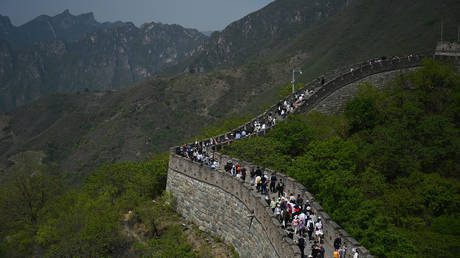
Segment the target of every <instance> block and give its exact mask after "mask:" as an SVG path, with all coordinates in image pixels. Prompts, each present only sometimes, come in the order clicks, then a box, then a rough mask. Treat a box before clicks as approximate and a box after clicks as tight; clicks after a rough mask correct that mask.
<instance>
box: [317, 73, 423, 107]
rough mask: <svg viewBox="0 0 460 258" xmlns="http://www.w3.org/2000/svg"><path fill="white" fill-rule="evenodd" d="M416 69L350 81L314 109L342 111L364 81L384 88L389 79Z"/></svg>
mask: <svg viewBox="0 0 460 258" xmlns="http://www.w3.org/2000/svg"><path fill="white" fill-rule="evenodd" d="M414 69H416V68H407V69H401V70H396V71H389V72H383V73H378V74H373V75H370V76H369V77H366V78H363V79H361V80H358V81H356V82H353V83H350V84H348V85H346V86H343V87H342V88H340V89H338V90H336V91H334V92H333V93H331V95H329V96H327V97H326V98H325V99H323V100H322V101H321V102H319V103H318V104H317V105H316V106H315V107H314V108H313V110H315V111H319V112H321V113H326V114H333V113H339V112H342V111H344V109H345V104H346V103H347V102H348V101H349V100H351V99H352V98H353V96H355V95H356V92H357V91H358V86H359V85H361V84H363V83H370V84H372V85H374V86H376V87H377V88H379V89H382V88H383V87H384V86H385V85H386V84H387V83H388V82H389V81H391V80H393V79H394V78H396V77H397V76H399V75H401V74H404V73H407V72H409V71H412V70H414Z"/></svg>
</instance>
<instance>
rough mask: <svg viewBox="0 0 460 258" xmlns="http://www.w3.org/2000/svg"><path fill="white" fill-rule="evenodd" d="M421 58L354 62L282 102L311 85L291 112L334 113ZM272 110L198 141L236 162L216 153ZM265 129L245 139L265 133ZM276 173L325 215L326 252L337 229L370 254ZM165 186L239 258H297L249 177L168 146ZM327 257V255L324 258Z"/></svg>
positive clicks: (183, 210)
mask: <svg viewBox="0 0 460 258" xmlns="http://www.w3.org/2000/svg"><path fill="white" fill-rule="evenodd" d="M428 57H429V58H435V57H434V56H428ZM423 58H426V56H425V57H424V56H420V55H410V56H406V57H400V58H392V59H386V60H379V61H374V62H365V63H361V64H357V65H353V66H351V67H348V68H346V69H344V70H341V71H336V72H335V73H333V74H330V75H326V78H325V81H324V83H321V81H320V80H314V81H313V82H311V83H309V84H307V85H306V86H305V87H304V88H303V89H301V90H299V91H297V92H296V93H294V94H291V95H289V96H288V97H287V98H286V100H287V101H294V100H295V99H294V98H295V97H294V96H295V95H296V94H300V92H301V91H305V89H309V90H311V91H312V94H310V95H309V96H308V97H306V98H305V100H304V101H303V103H302V104H301V105H300V106H299V107H297V108H296V109H295V113H301V112H309V111H311V110H319V111H321V112H337V111H339V110H340V109H341V108H342V106H343V104H344V103H345V102H346V101H347V100H348V99H350V98H351V97H352V95H353V94H354V92H355V91H356V89H357V85H358V84H360V83H363V82H372V83H373V84H376V85H377V86H378V87H382V86H383V84H384V82H386V81H387V80H388V79H391V78H394V77H395V76H397V75H398V74H400V73H404V72H407V71H408V70H411V69H415V68H416V67H419V66H420V65H421V64H422V59H423ZM436 59H441V60H443V59H449V60H450V58H449V57H443V56H436ZM455 62H456V64H457V65H458V63H459V62H458V59H455ZM276 108H277V105H274V106H272V107H271V108H270V109H268V110H267V111H266V112H264V113H263V114H261V115H259V116H257V117H256V118H254V119H253V120H251V121H249V122H248V123H247V124H245V125H242V126H240V127H238V128H236V129H235V130H232V131H231V132H227V133H225V134H222V135H219V136H216V137H213V139H212V140H205V141H202V142H200V143H199V144H203V146H206V148H209V149H212V154H213V157H214V158H215V159H216V160H217V161H218V162H219V164H220V165H223V164H226V162H227V161H228V160H233V161H235V160H237V159H234V158H232V157H228V156H225V155H222V154H220V153H219V152H218V151H219V150H220V149H221V148H222V146H224V145H226V144H230V143H231V142H232V141H234V140H235V139H234V136H235V133H236V132H237V131H241V130H243V129H244V128H247V127H248V126H252V124H253V123H254V121H263V120H265V119H266V118H267V116H268V115H269V114H272V113H275V111H276ZM269 129H270V128H267V129H266V130H264V131H263V132H260V133H258V134H253V135H249V136H247V137H252V136H257V135H261V134H264V133H265V132H266V131H267V130H269ZM238 162H239V164H241V165H242V166H244V167H254V166H255V165H254V164H250V163H248V162H245V161H242V160H239V161H238ZM269 172H270V171H269ZM277 175H278V178H283V181H284V182H285V185H286V188H285V191H286V192H292V193H302V194H303V198H304V199H305V200H309V201H310V203H311V207H312V210H313V211H314V212H315V213H316V214H318V215H319V216H321V217H322V218H323V226H324V230H323V231H324V242H325V243H324V244H325V246H326V247H327V248H328V249H329V250H331V249H332V246H333V241H334V238H335V236H336V234H337V233H340V234H341V235H342V239H343V241H344V243H345V245H346V246H347V247H348V250H351V249H352V248H356V249H357V250H359V257H372V255H371V254H370V252H369V251H368V250H367V249H366V248H365V247H363V246H361V245H360V244H359V243H358V241H356V240H355V239H354V238H353V237H352V236H350V235H349V234H348V233H347V232H346V231H345V230H343V229H342V228H341V227H340V226H339V225H338V224H337V223H335V222H334V221H333V220H332V219H331V217H330V216H329V215H328V214H327V213H325V212H324V210H323V209H322V207H321V205H320V204H319V203H317V202H315V199H314V196H313V195H312V194H311V193H309V192H308V190H307V189H305V187H304V186H302V185H301V184H299V183H297V182H296V181H295V180H294V179H292V178H289V177H287V176H285V175H282V174H280V173H277ZM166 189H167V191H170V192H171V193H172V194H173V195H174V196H175V198H176V199H177V210H178V212H179V213H180V214H182V216H184V217H185V218H186V219H188V220H190V221H191V222H193V223H195V224H196V225H198V226H199V227H200V229H202V230H204V231H207V232H210V233H212V234H215V235H217V236H219V237H221V238H222V239H223V240H224V241H226V242H228V243H230V244H232V245H233V246H234V247H235V249H236V250H237V252H238V253H239V255H240V256H241V257H300V251H299V248H298V247H297V245H296V244H295V243H294V241H293V240H292V239H291V238H289V237H288V236H287V234H286V232H285V231H284V230H282V228H281V227H280V223H279V221H278V220H277V219H276V218H275V217H274V215H273V212H272V210H271V209H270V207H269V206H268V204H267V203H266V202H265V200H264V199H263V197H262V195H261V194H259V193H257V192H256V191H255V190H254V188H253V187H251V185H250V182H249V180H248V179H247V180H246V181H244V182H243V181H242V180H240V179H237V178H235V177H233V176H231V175H230V174H229V173H226V172H225V171H224V170H223V169H222V168H221V167H219V168H217V169H215V170H213V169H211V168H209V167H207V166H203V165H202V164H200V163H197V162H193V161H191V160H190V159H187V158H185V157H182V156H180V155H177V154H176V153H175V152H174V149H171V154H170V161H169V169H168V178H167V186H166ZM253 211H254V213H252V212H253ZM307 253H308V251H307ZM330 255H331V254H327V256H326V257H329V256H330ZM351 255H352V253H351V251H348V252H347V257H351Z"/></svg>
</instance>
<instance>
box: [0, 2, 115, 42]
mask: <svg viewBox="0 0 460 258" xmlns="http://www.w3.org/2000/svg"><path fill="white" fill-rule="evenodd" d="M0 23H1V25H0V26H1V27H4V28H5V30H2V29H0V39H3V40H6V41H8V42H9V43H11V45H12V46H13V47H14V48H24V47H30V46H33V45H34V44H36V43H39V42H48V41H54V40H63V41H70V40H78V39H80V38H81V37H83V36H84V35H85V34H86V33H89V32H93V31H96V30H98V29H100V28H102V27H105V26H109V24H105V25H104V24H101V23H99V22H97V21H96V20H95V19H94V15H93V13H86V14H81V15H78V16H74V15H72V14H70V12H69V10H65V11H64V12H62V13H60V14H58V15H56V16H54V17H50V16H48V15H41V16H38V17H37V18H35V19H33V20H31V21H29V22H27V23H25V24H23V25H21V26H18V27H14V26H12V25H11V22H10V20H9V18H8V17H5V16H2V17H1V18H0ZM1 27H0V28H1Z"/></svg>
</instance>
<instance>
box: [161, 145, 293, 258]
mask: <svg viewBox="0 0 460 258" xmlns="http://www.w3.org/2000/svg"><path fill="white" fill-rule="evenodd" d="M166 190H167V191H169V192H171V193H172V194H173V195H174V197H175V198H176V199H177V211H178V212H179V213H180V214H182V216H183V217H184V218H186V219H187V220H189V221H192V222H193V223H195V224H196V225H198V227H199V228H200V229H202V230H204V231H207V232H210V233H212V234H215V235H218V236H220V237H221V238H222V239H223V240H224V241H225V242H227V243H230V244H232V245H233V246H234V247H235V249H236V250H237V252H238V253H239V255H240V256H241V257H261V258H265V257H299V256H300V252H299V248H298V247H297V246H296V245H295V244H294V243H293V242H292V240H290V239H287V238H286V237H285V234H284V233H283V230H282V229H281V227H280V224H279V222H278V221H277V220H276V219H275V218H274V216H273V214H272V212H271V210H270V209H269V207H268V206H267V204H266V202H265V201H264V200H263V199H261V198H260V196H259V195H258V194H256V193H255V192H254V191H252V190H251V188H250V187H249V185H248V184H245V183H244V182H241V181H238V180H235V178H233V177H232V176H230V175H228V174H226V173H223V172H222V171H216V170H211V169H210V168H208V167H206V166H202V165H200V164H198V163H194V162H192V161H190V160H188V159H186V158H183V157H180V156H177V155H175V154H171V156H170V161H169V170H168V180H167V186H166ZM253 210H254V219H252V223H251V218H250V215H251V214H252V211H253ZM250 224H251V226H250Z"/></svg>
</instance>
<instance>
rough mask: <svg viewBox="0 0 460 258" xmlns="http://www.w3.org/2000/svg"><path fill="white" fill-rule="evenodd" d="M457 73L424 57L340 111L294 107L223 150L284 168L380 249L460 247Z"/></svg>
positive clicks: (419, 252) (402, 252)
mask: <svg viewBox="0 0 460 258" xmlns="http://www.w3.org/2000/svg"><path fill="white" fill-rule="evenodd" d="M459 114H460V77H459V75H458V73H456V72H455V70H454V69H453V68H452V67H449V66H447V65H441V64H437V63H434V62H432V61H427V62H426V63H425V64H424V67H423V68H421V69H419V70H417V71H414V72H411V73H408V74H405V75H401V76H399V77H398V78H396V79H395V80H394V81H393V82H392V83H391V84H390V85H387V87H386V89H385V90H383V91H379V90H377V89H376V88H375V87H373V86H372V85H369V84H364V85H361V86H360V89H359V92H358V94H357V96H356V97H355V98H354V99H352V100H351V101H350V102H348V103H347V105H346V110H345V112H344V113H343V114H338V115H323V114H319V113H309V114H307V115H305V114H302V115H296V116H292V117H290V118H289V119H288V120H287V121H284V122H282V123H280V124H278V125H277V126H276V127H275V128H274V129H273V130H271V131H270V132H269V133H268V134H267V135H266V136H265V137H256V138H250V139H245V140H241V141H238V142H236V143H234V144H232V145H230V146H228V147H225V149H224V152H225V153H226V154H229V155H231V156H235V157H239V158H242V159H245V160H248V161H251V162H253V163H255V164H258V165H263V166H265V167H270V168H273V169H275V170H277V171H281V172H283V173H285V174H287V175H289V176H291V177H293V178H295V179H297V180H298V181H299V182H301V183H302V184H303V185H305V186H306V187H307V189H309V191H310V192H312V193H313V194H314V195H315V197H316V199H317V200H318V201H319V202H320V203H321V205H322V206H323V208H324V209H325V211H326V212H328V213H329V214H330V215H331V216H332V218H333V219H334V220H335V221H337V222H338V223H339V224H340V225H341V226H342V227H344V228H345V229H346V230H347V231H348V233H350V234H351V235H352V236H354V237H355V238H356V239H357V240H358V241H360V242H361V244H363V245H364V246H366V247H367V248H369V249H370V251H371V253H372V254H374V255H376V256H378V257H458V253H460V221H459V220H458V218H459V216H460V181H459V165H460V164H459V161H460V157H459V154H460V134H459V133H460V131H459V122H460V119H459Z"/></svg>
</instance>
